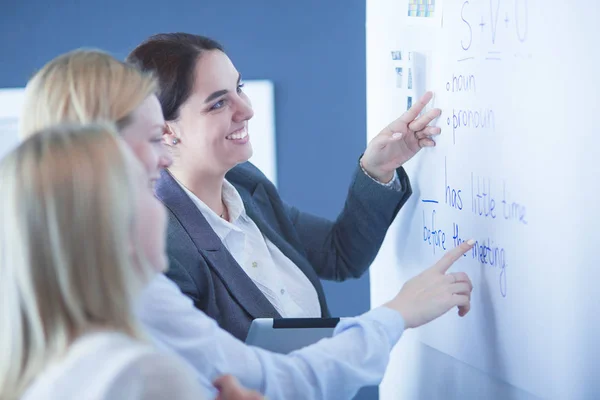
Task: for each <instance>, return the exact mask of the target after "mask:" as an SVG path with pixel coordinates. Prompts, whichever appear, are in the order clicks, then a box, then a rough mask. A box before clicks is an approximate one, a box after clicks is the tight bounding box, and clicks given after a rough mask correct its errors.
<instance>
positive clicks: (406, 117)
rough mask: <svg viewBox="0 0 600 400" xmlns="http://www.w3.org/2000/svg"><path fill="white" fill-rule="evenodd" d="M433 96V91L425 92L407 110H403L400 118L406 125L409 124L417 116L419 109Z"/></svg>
mask: <svg viewBox="0 0 600 400" xmlns="http://www.w3.org/2000/svg"><path fill="white" fill-rule="evenodd" d="M432 98H433V92H427V93H425V94H424V95H423V97H421V98H420V99H419V101H417V102H416V103H415V104H414V105H413V106H412V107H411V108H410V109H409V110H408V111H407V112H405V113H404V114H403V115H402V116H401V117H400V119H401V120H402V121H404V122H405V123H406V124H407V125H408V124H410V123H411V122H412V121H413V120H414V119H415V118H417V117H418V116H419V114H420V113H421V111H423V109H424V108H425V106H426V105H427V103H429V102H430V101H431V99H432Z"/></svg>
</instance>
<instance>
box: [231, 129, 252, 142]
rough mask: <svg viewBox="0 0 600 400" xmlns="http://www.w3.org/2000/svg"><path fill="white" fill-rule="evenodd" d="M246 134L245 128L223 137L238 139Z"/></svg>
mask: <svg viewBox="0 0 600 400" xmlns="http://www.w3.org/2000/svg"><path fill="white" fill-rule="evenodd" d="M246 136H248V131H247V130H245V129H244V130H243V131H241V132H237V133H232V134H231V135H229V136H227V137H225V139H229V140H238V139H243V138H245V137H246Z"/></svg>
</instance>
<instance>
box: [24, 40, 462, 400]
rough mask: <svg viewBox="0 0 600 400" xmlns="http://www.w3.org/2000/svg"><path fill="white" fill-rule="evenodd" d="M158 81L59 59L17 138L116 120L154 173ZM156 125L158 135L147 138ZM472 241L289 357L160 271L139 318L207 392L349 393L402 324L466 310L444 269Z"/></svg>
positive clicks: (34, 93)
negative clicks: (230, 328) (248, 340)
mask: <svg viewBox="0 0 600 400" xmlns="http://www.w3.org/2000/svg"><path fill="white" fill-rule="evenodd" d="M90 82H94V84H91V83H90ZM154 85H155V83H154V80H153V79H152V78H151V77H150V76H149V75H145V74H143V73H141V72H139V71H137V70H135V69H133V68H132V67H130V66H128V65H126V64H124V63H122V62H120V61H117V60H115V59H114V58H112V57H111V56H109V55H107V54H104V53H101V52H98V51H83V50H79V51H75V52H72V53H68V54H66V55H63V56H60V57H58V58H56V59H55V60H52V61H50V62H49V63H48V64H47V65H46V66H45V67H44V68H43V69H42V70H41V71H40V72H39V73H38V74H37V75H36V76H35V77H34V78H33V80H32V81H31V82H30V84H29V85H28V88H27V100H26V107H25V110H24V114H23V120H24V121H26V122H27V124H24V125H23V129H22V136H23V137H26V136H29V135H31V134H32V133H33V131H35V130H37V129H41V128H43V127H45V126H49V125H52V124H55V123H58V122H64V121H68V122H81V121H89V120H95V119H104V120H110V121H114V122H118V123H119V125H120V127H121V132H122V135H123V137H124V139H125V140H126V142H127V143H129V144H130V145H131V143H133V142H135V143H136V144H137V145H138V148H137V149H136V148H134V149H133V150H134V153H135V154H136V155H137V156H138V157H139V158H140V159H141V160H142V163H143V164H144V165H145V166H146V171H147V173H148V176H149V177H150V178H151V179H155V178H156V177H158V176H159V175H160V170H161V169H162V168H165V167H167V166H168V165H169V164H170V162H171V160H170V158H169V157H168V156H167V155H166V153H165V149H164V148H163V147H162V145H160V141H159V140H158V136H159V135H162V133H163V132H164V131H163V129H164V127H165V122H164V118H163V115H162V112H161V110H160V105H159V103H158V99H157V97H156V96H155V95H154V92H153V89H152V90H151V89H149V88H155V87H156V86H154ZM145 105H146V106H145ZM152 127H154V128H156V131H155V133H153V135H150V133H149V131H148V129H150V128H152ZM159 127H160V129H161V130H160V133H159V129H158V128H159ZM153 132H154V131H153ZM153 162H154V164H152V163H153ZM98 190H99V192H101V189H100V188H99V189H98ZM471 247H472V244H469V243H464V244H463V245H461V246H460V247H457V248H455V249H453V250H452V251H450V252H449V253H448V254H447V255H446V256H445V257H444V258H443V259H442V260H440V262H438V263H437V264H436V265H434V266H433V267H431V268H430V269H427V270H426V271H424V272H423V273H422V274H420V275H418V276H417V277H415V278H413V279H412V280H411V281H409V282H408V283H407V284H406V285H404V287H403V288H402V290H401V291H400V292H399V293H398V295H397V296H396V297H395V298H394V299H392V300H391V301H390V302H388V303H387V304H385V305H384V306H382V307H378V308H376V309H374V310H371V311H369V312H367V313H365V314H363V315H362V316H360V317H357V318H351V319H348V320H345V321H343V322H342V323H340V324H339V325H338V327H337V328H336V331H335V333H334V337H333V338H331V339H327V340H323V341H321V342H319V343H317V344H315V345H312V346H308V347H306V348H304V349H302V350H299V351H296V352H293V353H291V354H289V355H282V354H274V353H271V352H268V351H264V350H261V349H258V348H255V347H249V346H246V345H245V344H244V343H243V342H241V341H239V340H237V339H235V338H234V337H233V336H231V335H230V334H229V333H227V332H226V331H224V330H223V329H221V328H219V326H218V325H217V323H216V322H215V321H214V320H213V319H211V318H209V317H207V316H206V314H204V313H203V312H201V311H199V310H197V309H196V308H195V307H194V304H193V303H192V301H191V300H190V299H189V298H187V297H186V296H185V295H183V294H182V292H181V290H180V289H179V288H178V287H177V285H175V284H174V283H173V282H171V281H170V280H169V279H168V278H166V277H165V276H164V275H163V274H159V275H158V276H157V277H155V278H154V279H153V280H152V282H151V283H150V285H149V286H148V288H146V289H145V290H144V293H143V294H142V296H141V298H140V307H139V308H138V310H137V315H138V316H139V317H140V319H141V321H142V322H143V326H144V329H145V331H146V332H147V333H148V334H149V335H150V336H151V337H152V339H153V340H154V342H155V343H156V344H157V345H159V346H161V347H162V348H164V349H166V350H169V351H173V352H176V353H177V354H178V355H180V356H181V357H183V358H184V359H185V360H187V361H188V363H189V364H191V365H192V366H193V368H194V369H195V371H196V372H197V378H198V380H199V381H200V383H201V384H202V385H203V387H204V388H205V391H206V392H207V393H208V394H210V395H214V394H216V390H215V388H214V386H213V384H212V382H213V381H215V380H217V379H218V381H217V382H216V383H215V385H216V386H217V387H218V390H219V391H220V392H221V393H223V394H224V393H229V390H227V389H226V388H225V385H228V384H229V383H231V382H235V381H234V380H231V379H222V378H220V377H221V376H222V375H224V374H231V375H233V376H234V377H237V378H238V379H239V380H240V382H241V383H242V385H244V386H246V387H250V388H252V389H255V390H257V391H259V392H261V393H263V394H266V395H267V396H268V397H270V398H277V399H280V398H281V399H283V398H289V399H292V398H297V397H298V396H299V395H301V396H302V397H304V398H310V399H347V398H351V397H353V396H354V394H355V393H356V392H357V391H358V389H360V388H361V387H363V386H367V385H374V384H378V383H379V382H380V381H381V379H382V378H383V374H384V372H385V369H386V367H387V363H388V360H389V354H390V351H391V349H392V348H393V347H394V345H395V344H396V343H397V342H398V340H399V339H400V336H401V335H402V332H403V331H404V329H408V328H413V327H417V326H420V325H422V324H425V323H427V322H429V321H431V320H432V319H435V318H437V317H438V316H440V315H442V314H443V313H445V312H447V311H448V310H450V309H452V308H454V307H458V309H459V313H460V314H461V315H465V314H466V313H467V312H468V311H469V308H470V294H471V288H472V286H471V282H470V280H469V278H468V277H467V276H466V274H464V273H446V271H447V270H448V268H450V266H451V265H452V264H453V263H454V261H456V260H458V259H459V258H461V255H462V254H463V253H465V252H466V251H468V250H469V249H470V248H471ZM246 394H247V393H246ZM222 398H223V397H222Z"/></svg>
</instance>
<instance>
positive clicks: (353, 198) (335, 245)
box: [128, 33, 439, 339]
mask: <svg viewBox="0 0 600 400" xmlns="http://www.w3.org/2000/svg"><path fill="white" fill-rule="evenodd" d="M128 61H130V62H133V63H136V64H138V65H139V66H140V67H141V68H142V69H143V70H145V71H150V72H152V73H153V74H154V75H155V76H156V77H157V78H158V82H159V86H160V92H159V93H160V95H159V100H160V103H161V106H162V109H163V113H164V116H165V120H166V123H167V129H165V134H164V142H165V144H166V145H167V146H169V149H170V151H171V154H172V156H173V164H172V165H171V166H170V167H169V168H168V170H167V171H164V172H163V173H162V176H161V179H160V180H159V182H158V183H157V186H156V193H157V196H158V197H159V198H160V199H161V200H162V201H163V203H164V204H165V205H166V206H167V208H168V209H169V212H170V216H169V217H170V218H169V235H168V255H169V261H170V267H169V271H168V276H169V277H170V278H171V279H172V280H174V281H175V282H176V283H177V284H178V285H179V286H180V287H181V289H182V291H183V292H184V293H185V294H187V295H188V296H189V297H190V298H191V299H192V300H193V301H194V304H195V305H196V307H198V308H199V309H201V310H203V311H205V312H206V313H207V314H208V315H209V316H211V317H213V318H215V319H216V320H217V322H218V323H219V324H220V325H221V326H222V327H223V328H225V329H226V330H228V331H230V332H231V333H232V334H233V335H235V336H236V337H238V338H240V339H244V338H245V337H246V335H247V332H248V329H249V326H250V323H251V321H252V319H254V318H260V317H272V318H280V317H327V316H329V311H328V309H327V303H326V300H325V296H324V293H323V288H322V286H321V283H320V280H319V279H320V278H322V279H329V280H337V281H342V280H345V279H348V278H356V277H359V276H361V275H362V274H363V273H364V272H365V271H366V270H367V268H368V267H369V265H370V264H371V262H372V261H373V259H374V258H375V255H376V254H377V251H378V250H379V247H380V246H381V243H382V241H383V238H384V236H385V233H386V231H387V229H388V227H389V225H390V223H391V222H392V221H393V219H394V217H395V215H396V214H397V212H398V211H399V209H400V207H401V206H402V205H403V204H404V203H405V201H406V200H407V199H408V197H409V196H410V193H411V189H410V184H409V182H408V178H407V176H406V173H405V172H404V169H403V168H402V167H401V166H402V164H403V163H404V162H406V161H408V160H409V159H410V158H411V157H412V156H414V154H416V152H418V151H419V150H420V148H421V147H423V146H431V145H434V142H433V141H432V140H431V138H430V136H431V135H432V134H436V133H439V129H438V128H433V127H429V126H427V125H428V124H429V122H430V121H431V120H432V119H433V118H435V117H437V116H438V115H439V110H432V111H431V112H430V113H428V114H425V115H424V116H423V117H421V118H419V119H418V120H415V119H416V117H417V116H418V114H419V112H420V111H421V110H422V108H423V107H424V106H425V104H427V102H428V101H429V100H430V99H431V95H430V94H428V95H427V96H426V97H425V98H424V99H422V101H421V102H420V103H419V104H418V105H416V106H415V107H414V108H413V109H411V110H410V111H409V112H407V113H406V114H405V115H404V116H403V117H401V118H400V119H398V120H397V121H394V122H393V123H392V124H390V125H389V126H388V127H386V128H385V129H384V130H383V131H382V133H381V134H380V136H379V137H378V138H377V140H374V141H373V142H372V143H371V144H370V145H369V147H368V148H367V150H366V151H365V154H364V156H363V157H362V158H361V161H360V166H359V165H357V168H356V171H355V173H354V180H353V182H352V183H351V186H350V190H349V193H348V198H347V200H346V204H345V207H344V209H343V210H342V212H341V214H340V215H339V217H338V218H337V220H336V221H335V222H334V221H329V220H326V219H323V218H319V217H316V216H313V215H310V214H307V213H303V212H300V211H299V210H297V209H296V208H294V207H290V206H289V205H287V204H286V203H284V202H283V200H282V199H281V198H280V197H279V194H278V192H277V190H276V188H275V186H274V185H273V184H272V183H271V182H270V181H269V180H268V179H266V177H265V176H264V175H263V174H262V173H261V172H260V171H259V170H258V169H257V168H256V167H254V166H253V165H252V164H251V163H249V162H248V159H249V158H250V157H251V156H252V145H251V137H252V135H254V134H256V135H260V134H261V132H250V133H249V132H248V121H249V120H250V119H251V118H252V117H253V114H254V112H253V110H252V105H251V103H250V99H249V98H248V97H247V96H246V94H245V93H244V89H243V83H242V82H241V75H240V73H239V72H238V71H237V69H236V68H235V66H234V65H233V63H232V62H231V60H230V59H229V57H228V56H227V54H225V52H224V50H223V47H222V46H221V45H220V44H219V43H217V42H216V41H214V40H212V39H210V38H206V37H203V36H197V35H191V34H186V33H169V34H159V35H155V36H152V37H150V38H149V39H148V40H146V41H145V42H144V43H142V44H140V45H139V46H138V47H137V48H136V49H135V50H133V52H132V53H131V54H130V55H129V57H128ZM357 164H358V163H357ZM300 168H301V167H300ZM315 195H318V194H315Z"/></svg>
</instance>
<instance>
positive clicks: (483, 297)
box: [366, 0, 600, 399]
mask: <svg viewBox="0 0 600 400" xmlns="http://www.w3.org/2000/svg"><path fill="white" fill-rule="evenodd" d="M409 3H424V2H413V1H410V2H409V1H407V0H404V1H398V0H394V1H392V0H368V1H367V24H366V27H367V28H366V32H367V125H368V139H370V138H372V137H373V136H374V135H376V134H377V133H378V132H379V131H380V130H381V129H382V128H383V127H384V126H385V125H386V124H387V123H388V122H390V121H391V120H392V119H394V118H395V117H397V116H398V115H399V114H400V113H401V112H402V111H403V107H405V101H404V98H403V97H402V96H403V93H404V92H402V90H400V89H398V84H397V82H396V79H397V76H396V74H395V71H394V69H395V67H394V63H395V61H394V60H393V58H392V52H394V51H399V50H402V51H405V52H409V51H410V52H414V53H417V54H420V55H422V56H423V58H424V59H425V60H426V62H425V63H424V65H423V67H422V70H421V71H420V73H421V74H422V75H424V78H425V82H426V86H427V88H429V89H431V90H433V91H434V92H435V94H436V97H435V106H436V107H439V108H441V109H442V116H441V117H440V118H439V120H438V121H437V125H438V126H440V127H441V128H442V134H441V135H440V136H439V138H437V146H436V148H434V149H427V150H425V151H422V152H421V153H420V154H419V155H418V156H417V157H416V158H415V159H413V160H411V161H410V162H409V164H408V165H407V166H406V169H407V171H408V173H409V176H410V178H411V182H412V185H413V192H414V193H413V196H412V197H411V199H410V201H409V202H408V203H407V204H406V206H405V207H404V208H403V209H402V210H401V211H400V214H399V216H398V218H397V219H396V221H394V224H393V225H392V227H391V228H390V230H389V233H388V235H387V237H386V240H385V243H384V246H383V248H382V250H381V252H380V254H379V255H378V257H377V259H376V260H375V262H374V264H373V266H372V267H371V270H370V271H371V272H370V274H371V305H372V307H375V306H377V305H380V304H382V303H383V302H385V301H387V300H389V298H390V297H392V296H393V295H394V294H395V293H396V292H397V290H398V289H399V288H400V287H401V285H402V283H403V282H405V281H406V280H407V279H408V278H410V277H411V276H413V275H415V274H417V273H418V272H420V271H422V270H423V269H424V268H425V267H427V266H429V265H431V264H432V263H433V262H434V261H435V260H437V259H438V258H439V257H440V256H441V255H442V254H443V253H444V251H445V250H448V249H450V248H453V247H454V246H455V245H457V244H458V243H459V242H460V240H466V239H469V238H474V239H476V240H477V241H478V243H477V245H476V248H475V249H474V250H473V252H470V253H468V254H467V255H466V256H465V257H464V258H463V259H462V260H460V261H459V262H458V263H457V264H456V265H455V267H453V269H452V270H453V271H465V272H467V273H468V274H469V276H470V277H471V279H472V280H473V284H474V291H473V297H472V310H471V312H470V314H469V315H468V316H467V317H465V318H459V317H458V316H457V315H456V313H455V312H451V313H449V314H447V315H445V316H444V317H442V318H440V319H438V320H436V321H434V322H433V323H431V324H429V325H427V326H425V327H422V328H419V329H417V330H415V331H411V332H407V334H406V338H404V339H402V340H401V341H400V343H399V345H398V346H397V347H396V349H395V350H394V353H393V356H392V360H391V363H390V368H389V370H388V373H387V374H386V378H385V379H384V382H383V383H382V386H381V397H382V399H395V398H399V397H403V398H411V399H412V398H471V397H469V396H474V395H476V394H474V393H473V392H472V390H473V388H474V387H478V388H479V389H480V390H481V391H482V392H481V393H485V395H484V396H483V397H481V398H498V399H504V398H511V399H513V398H515V399H516V398H519V399H521V398H557V399H563V398H564V399H578V398H586V399H587V398H598V397H599V396H600V383H596V375H597V372H596V371H597V370H598V367H599V366H600V361H598V360H599V357H600V354H599V351H598V350H597V348H598V347H597V345H596V338H598V337H600V336H599V333H600V302H599V301H598V293H597V292H598V282H600V268H599V267H598V266H599V265H600V264H599V262H598V261H600V257H599V256H598V253H597V251H596V248H597V247H598V246H597V245H596V241H597V240H598V239H599V238H600V235H599V234H598V233H597V229H596V224H597V223H598V222H599V221H600V219H599V217H600V215H599V213H598V207H597V206H596V205H595V199H596V196H597V195H598V194H600V168H599V167H598V161H599V160H600V150H599V148H598V146H599V145H600V138H599V137H598V134H597V133H596V128H595V118H594V117H595V115H596V113H597V109H598V106H600V103H599V102H598V90H599V89H600V77H599V75H598V71H600V68H599V67H600V65H599V64H600V63H599V56H598V54H597V51H596V49H597V47H598V46H597V44H596V41H597V40H598V38H600V31H599V30H598V29H597V28H596V25H597V22H596V18H597V17H598V16H600V14H599V13H598V10H599V6H598V4H597V3H596V2H594V1H592V0H582V1H579V2H572V3H569V2H559V1H556V0H546V1H541V0H487V1H483V0H481V1H478V0H445V1H443V2H442V1H439V0H429V3H436V4H435V5H436V10H435V12H436V16H435V18H432V19H427V18H420V19H419V18H415V17H409V16H408V13H407V10H408V7H409ZM425 3H426V2H425ZM417 72H419V71H417ZM403 101H404V102H403ZM409 359H410V362H408V361H407V360H409ZM442 362H443V363H445V364H446V365H447V366H448V368H445V369H440V368H439V365H440V363H442ZM413 364H414V365H415V368H414V370H413V369H412V368H411V365H413ZM434 374H437V375H436V376H435V377H434ZM440 374H441V377H440V376H439V375H440ZM433 382H436V386H432V383H433ZM425 393H427V395H425ZM480 395H481V394H480Z"/></svg>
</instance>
